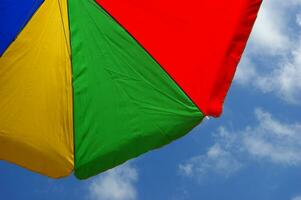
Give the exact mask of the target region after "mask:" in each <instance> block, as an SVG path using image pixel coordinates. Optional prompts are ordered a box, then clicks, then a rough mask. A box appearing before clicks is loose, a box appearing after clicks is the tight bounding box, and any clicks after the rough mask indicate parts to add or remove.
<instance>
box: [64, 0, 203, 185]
mask: <svg viewBox="0 0 301 200" xmlns="http://www.w3.org/2000/svg"><path fill="white" fill-rule="evenodd" d="M69 15H70V16H69V17H70V24H71V27H70V28H71V47H72V64H73V87H74V126H75V175H76V176H77V177H78V178H80V179H84V178H88V177H90V176H93V175H96V174H97V173H100V172H102V171H105V170H107V169H110V168H113V167H115V166H117V165H119V164H121V163H123V162H125V161H127V160H128V159H131V158H134V157H137V156H138V155H140V154H142V153H144V152H147V151H149V150H152V149H155V148H159V147H161V146H163V145H165V144H168V143H170V142H171V141H173V140H175V139H177V138H179V137H181V136H183V135H185V134H186V133H188V132H189V131H190V130H191V129H192V128H193V127H194V126H196V125H197V124H198V123H200V122H201V120H202V119H203V117H204V116H203V114H202V113H201V112H200V111H199V109H198V108H197V107H196V106H195V105H194V103H193V102H192V101H191V100H190V99H189V98H188V97H187V96H186V95H185V93H184V92H183V91H182V90H181V89H180V88H179V87H178V86H177V84H175V83H174V81H173V80H172V79H171V78H170V77H169V75H168V74H166V72H165V71H164V70H163V69H162V68H161V67H160V66H159V65H158V64H157V63H156V62H155V61H154V60H153V59H152V58H151V56H149V54H148V53H147V52H145V51H144V49H143V48H142V47H141V46H140V45H139V44H138V43H137V42H136V41H135V40H134V39H133V38H132V37H131V36H130V35H129V34H128V33H127V32H126V31H125V30H124V29H123V28H122V27H121V26H120V25H119V24H118V23H116V21H114V20H113V19H112V18H111V17H110V16H109V15H108V14H107V13H106V12H105V11H104V10H103V9H102V8H101V7H99V6H98V4H97V3H95V2H94V1H93V0H70V1H69ZM171 156H172V155H171Z"/></svg>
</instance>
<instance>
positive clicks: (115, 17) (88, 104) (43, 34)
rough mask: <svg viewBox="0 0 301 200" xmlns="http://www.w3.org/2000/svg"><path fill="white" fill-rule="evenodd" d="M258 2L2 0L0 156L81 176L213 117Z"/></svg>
mask: <svg viewBox="0 0 301 200" xmlns="http://www.w3.org/2000/svg"><path fill="white" fill-rule="evenodd" d="M260 3H261V0H239V1H237V0H202V1H200V0H186V1H174V0H164V1H162V0H96V1H94V0H45V1H44V2H43V0H1V2H0V54H1V58H0V159H3V160H7V161H10V162H13V163H16V164H18V165H20V166H23V167H25V168H27V169H30V170H32V171H35V172H38V173H41V174H44V175H47V176H50V177H55V178H57V177H63V176H67V175H69V174H70V173H71V172H72V171H73V170H74V171H75V175H76V176H77V177H78V178H80V179H84V178H88V177H90V176H93V175H96V174H98V173H100V172H103V171H105V170H107V169H110V168H112V167H114V166H117V165H119V164H121V163H123V162H125V161H127V160H129V159H131V158H134V157H137V156H138V155H140V154H142V153H145V152H147V151H149V150H152V149H155V148H159V147H161V146H163V145H165V144H168V143H170V142H172V141H173V140H175V139H177V138H179V137H182V136H183V135H185V134H187V133H188V132H189V131H190V130H191V129H192V128H193V127H195V126H196V125H197V124H199V123H200V122H201V121H202V119H203V118H204V116H214V117H218V116H219V115H220V114H221V111H222V104H223V101H224V98H225V96H226V93H227V91H228V89H229V87H230V84H231V81H232V78H233V75H234V72H235V69H236V66H237V64H238V62H239V60H240V57H241V54H242V52H243V49H244V47H245V45H246V42H247V39H248V37H249V34H250V32H251V29H252V26H253V23H254V21H255V18H256V15H257V12H258V9H259V6H260Z"/></svg>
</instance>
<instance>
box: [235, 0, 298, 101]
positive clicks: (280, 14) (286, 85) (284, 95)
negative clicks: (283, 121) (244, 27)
mask: <svg viewBox="0 0 301 200" xmlns="http://www.w3.org/2000/svg"><path fill="white" fill-rule="evenodd" d="M296 6H301V1H298V0H295V1H294V0H289V1H280V0H275V1H264V3H263V7H262V9H261V12H260V14H259V17H258V20H257V22H256V24H255V27H254V32H253V33H252V37H251V41H250V44H249V47H248V49H247V52H246V54H245V56H244V57H243V59H242V61H241V64H240V66H239V67H238V70H237V73H236V78H235V80H236V82H237V83H238V84H240V85H242V86H248V87H249V86H250V85H252V86H253V88H257V89H258V90H260V91H261V92H263V93H271V94H275V95H276V96H278V97H279V98H281V99H283V100H284V101H286V102H288V103H291V104H296V105H298V104H299V105H300V102H301V82H300V80H301V38H300V37H296V34H295V32H296V31H297V32H298V31H299V32H300V31H301V28H300V25H301V17H300V13H297V11H296V10H295V9H294V8H295V7H296ZM288 13H289V14H288ZM294 18H295V26H292V24H293V23H294V21H292V19H294ZM292 27H294V28H292ZM290 32H294V34H290ZM267 58H268V59H269V62H268V63H269V64H267V62H263V64H262V63H260V62H258V60H260V59H267Z"/></svg>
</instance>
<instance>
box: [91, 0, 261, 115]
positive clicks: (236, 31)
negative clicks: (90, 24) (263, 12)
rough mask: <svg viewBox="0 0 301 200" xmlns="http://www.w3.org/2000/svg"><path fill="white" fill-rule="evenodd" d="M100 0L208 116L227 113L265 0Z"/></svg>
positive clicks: (99, 2)
mask: <svg viewBox="0 0 301 200" xmlns="http://www.w3.org/2000/svg"><path fill="white" fill-rule="evenodd" d="M96 1H97V3H98V4H100V5H101V6H102V7H103V8H104V9H105V10H107V11H108V12H109V13H110V15H112V16H113V17H114V18H115V19H116V20H117V21H118V22H119V23H120V24H121V25H122V26H123V27H124V28H125V29H126V30H127V31H129V32H130V34H131V35H132V36H133V37H134V38H135V39H136V40H137V41H138V42H139V43H140V44H141V45H142V46H143V47H144V48H145V49H146V50H147V51H148V52H149V53H150V54H151V55H152V56H153V57H154V58H155V59H156V60H157V61H158V62H159V63H160V64H161V66H162V67H163V68H164V69H165V70H166V71H167V72H168V73H169V74H170V76H171V77H172V78H173V79H174V80H175V81H176V82H177V83H178V84H179V85H180V87H181V88H182V89H183V90H184V91H185V92H186V94H187V95H188V96H189V97H190V98H191V99H192V100H193V101H194V102H195V103H196V104H197V106H198V107H199V108H200V110H201V111H202V112H203V113H204V114H206V115H211V116H219V115H220V114H221V111H222V104H223V101H224V98H225V96H226V93H227V91H228V89H229V86H230V84H231V81H232V79H233V75H234V72H235V69H236V66H237V64H238V62H239V60H240V57H241V54H242V52H243V49H244V47H245V44H246V41H247V39H248V36H249V34H250V31H251V28H252V25H253V23H254V21H255V18H256V15H257V12H258V9H259V6H260V3H261V0H185V1H178V0H96Z"/></svg>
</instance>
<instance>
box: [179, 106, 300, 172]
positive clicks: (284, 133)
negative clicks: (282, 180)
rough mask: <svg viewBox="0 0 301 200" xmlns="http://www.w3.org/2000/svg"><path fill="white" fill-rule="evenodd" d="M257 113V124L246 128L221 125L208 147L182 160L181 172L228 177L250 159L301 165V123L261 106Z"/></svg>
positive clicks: (285, 164) (255, 113) (284, 164)
mask: <svg viewBox="0 0 301 200" xmlns="http://www.w3.org/2000/svg"><path fill="white" fill-rule="evenodd" d="M254 115H255V118H256V120H257V124H256V125H254V126H247V127H245V128H244V129H243V130H238V131H229V130H228V129H227V128H225V127H220V128H219V129H218V131H217V133H216V134H215V143H214V144H213V145H212V146H211V147H210V148H209V149H208V151H207V152H206V153H205V154H202V155H198V156H195V157H193V158H191V159H189V160H188V161H186V162H184V163H182V164H180V165H179V170H180V172H182V174H183V175H185V176H190V177H198V178H203V177H204V176H207V175H208V174H212V173H215V174H219V175H222V176H225V177H228V176H229V175H232V174H233V173H234V172H236V171H238V170H239V169H241V167H242V166H244V165H245V164H247V162H246V161H264V162H269V163H273V164H278V165H283V166H299V165H301V154H300V151H301V123H285V122H282V121H280V120H278V119H275V118H274V117H273V116H272V115H271V114H270V113H268V112H265V111H263V110H262V109H259V108H258V109H256V110H255V112H254Z"/></svg>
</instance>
